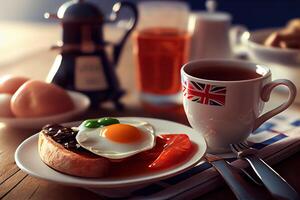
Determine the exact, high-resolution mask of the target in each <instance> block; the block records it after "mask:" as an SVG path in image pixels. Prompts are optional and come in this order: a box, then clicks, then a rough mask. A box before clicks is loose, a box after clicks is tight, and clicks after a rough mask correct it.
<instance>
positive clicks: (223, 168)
mask: <svg viewBox="0 0 300 200" xmlns="http://www.w3.org/2000/svg"><path fill="white" fill-rule="evenodd" d="M205 159H206V160H207V161H208V162H209V163H210V164H212V165H213V166H214V168H215V169H216V170H217V171H218V172H219V173H220V175H221V176H222V177H223V179H224V180H225V182H226V183H227V184H228V186H229V187H230V189H231V190H232V192H233V193H234V194H235V196H236V197H237V198H238V199H243V200H245V199H247V200H248V199H249V200H252V199H253V200H254V199H256V200H257V199H261V198H259V197H258V196H257V195H255V191H254V190H253V189H252V188H251V186H250V185H249V184H248V183H247V182H246V181H245V180H244V179H243V178H242V176H241V175H240V174H239V173H238V172H237V171H236V170H235V169H234V168H233V167H232V166H231V165H230V164H229V163H228V162H227V161H225V160H224V159H223V158H220V157H218V156H215V155H211V154H207V155H206V156H205Z"/></svg>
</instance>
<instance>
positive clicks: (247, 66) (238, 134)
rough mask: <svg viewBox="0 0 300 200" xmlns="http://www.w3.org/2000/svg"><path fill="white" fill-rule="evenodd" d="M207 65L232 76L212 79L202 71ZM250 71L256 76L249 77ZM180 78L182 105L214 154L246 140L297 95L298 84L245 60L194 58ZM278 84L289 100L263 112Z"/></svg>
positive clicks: (190, 121)
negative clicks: (282, 86) (272, 76)
mask: <svg viewBox="0 0 300 200" xmlns="http://www.w3.org/2000/svg"><path fill="white" fill-rule="evenodd" d="M208 67H211V68H218V70H217V71H213V70H212V71H213V72H214V73H215V74H216V75H218V73H219V75H220V73H221V72H220V71H222V72H223V75H222V74H221V75H222V77H225V78H227V79H228V78H229V79H228V80H221V79H223V78H221V79H218V78H209V77H210V76H211V75H209V76H206V77H205V73H204V72H203V71H205V70H207V69H208ZM226 68H227V69H226ZM201 70H203V71H201ZM245 70H246V71H247V72H245ZM195 71H197V73H198V75H196V73H195ZM218 71H219V72H218ZM237 71H238V72H241V73H243V74H240V75H241V76H239V77H241V78H239V77H235V75H232V74H234V73H235V72H237ZM242 71H243V72H242ZM248 72H249V73H248ZM250 72H251V73H250ZM201 73H202V75H201ZM245 73H246V74H245ZM199 74H200V75H199ZM203 74H204V75H203ZM225 74H227V76H226V75H225ZM248 74H252V75H255V76H253V77H252V78H247V76H248ZM244 75H245V76H244ZM246 75H247V76H246ZM196 76H197V77H196ZM231 76H233V77H231ZM249 76H250V75H249ZM181 77H182V86H183V106H184V110H185V113H186V115H187V118H188V120H189V123H190V124H191V126H192V127H193V128H194V129H196V130H197V131H198V132H199V133H202V134H203V135H204V137H205V139H206V142H207V145H208V151H209V152H212V153H222V152H227V151H229V144H234V143H239V142H242V141H244V140H245V139H246V138H247V137H248V136H249V134H250V133H252V132H253V131H254V130H255V129H257V128H258V127H259V126H260V125H261V124H262V123H263V122H265V121H266V120H268V119H270V118H271V117H273V116H274V115H277V114H278V113H280V112H282V111H283V110H285V109H287V108H288V107H289V106H290V105H291V104H292V102H293V101H294V99H295V96H296V87H295V85H294V84H293V83H292V82H291V81H289V80H285V79H278V80H275V81H272V80H271V71H270V69H269V68H267V67H265V66H262V65H258V64H255V63H250V62H246V61H238V60H200V61H193V62H189V63H187V64H185V65H184V66H183V67H182V69H181ZM203 77H205V78H203ZM210 79H216V80H210ZM239 79H240V80H239ZM278 85H284V86H286V87H287V88H288V89H289V98H288V100H287V101H286V102H284V103H283V104H281V105H280V106H279V107H277V108H275V109H273V110H271V111H269V112H267V113H264V114H262V115H261V113H262V110H263V107H264V103H265V102H267V101H268V100H269V98H270V94H271V92H272V90H273V89H274V88H275V87H277V86H278Z"/></svg>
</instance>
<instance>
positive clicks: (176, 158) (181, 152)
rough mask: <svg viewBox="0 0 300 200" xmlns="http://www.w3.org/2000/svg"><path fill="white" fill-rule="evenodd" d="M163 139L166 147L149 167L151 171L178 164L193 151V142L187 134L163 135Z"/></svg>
mask: <svg viewBox="0 0 300 200" xmlns="http://www.w3.org/2000/svg"><path fill="white" fill-rule="evenodd" d="M162 138H163V139H165V140H166V145H165V146H164V149H163V151H162V152H161V154H160V155H159V156H158V157H157V159H155V160H154V162H152V163H151V164H150V165H149V168H150V169H154V170H159V169H164V168H168V167H170V166H173V165H175V164H178V163H179V162H181V161H182V160H184V159H186V156H188V155H189V153H190V152H191V151H192V142H191V141H190V139H189V137H188V136H187V135H186V134H170V135H162Z"/></svg>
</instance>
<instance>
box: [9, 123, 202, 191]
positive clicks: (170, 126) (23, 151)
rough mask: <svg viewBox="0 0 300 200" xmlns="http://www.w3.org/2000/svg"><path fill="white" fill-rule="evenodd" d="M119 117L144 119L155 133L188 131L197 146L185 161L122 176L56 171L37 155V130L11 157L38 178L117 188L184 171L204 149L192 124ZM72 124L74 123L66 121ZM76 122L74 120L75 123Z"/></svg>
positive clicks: (69, 183) (91, 186)
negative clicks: (135, 174)
mask: <svg viewBox="0 0 300 200" xmlns="http://www.w3.org/2000/svg"><path fill="white" fill-rule="evenodd" d="M119 119H123V120H139V121H146V122H148V123H150V124H151V125H153V126H154V128H155V131H156V134H157V135H159V134H168V133H171V134H176V133H177V134H179V133H185V134H188V136H189V138H190V139H191V141H192V142H193V143H194V144H195V145H196V146H197V147H198V148H197V150H196V152H195V154H194V155H193V156H191V158H190V159H188V160H187V161H186V162H184V163H182V164H180V165H179V166H176V167H173V168H169V169H167V170H163V171H156V172H153V173H151V174H147V175H137V176H131V177H125V178H99V179H93V178H79V177H75V176H70V175H66V174H62V173H60V172H58V171H55V170H53V169H52V168H50V167H48V166H47V165H45V164H44V163H43V162H42V161H41V159H40V157H39V155H38V147H37V145H38V134H35V135H33V136H31V137H30V138H28V139H26V140H25V141H24V142H23V143H22V144H21V145H20V146H19V147H18V148H17V150H16V152H15V161H16V164H17V165H18V167H19V168H20V169H21V170H22V171H24V172H26V173H28V174H29V175H32V176H34V177H37V178H41V179H44V180H48V181H53V182H57V183H60V184H66V185H72V186H80V187H85V188H120V187H128V186H133V185H138V184H145V183H149V182H153V181H157V180H161V179H164V178H167V177H171V176H174V175H177V174H179V173H182V172H183V171H186V170H188V169H190V168H192V167H193V166H195V165H196V164H197V163H198V162H199V161H200V160H201V158H202V157H203V156H204V154H205V152H206V143H205V140H204V138H203V136H202V134H200V133H197V132H196V131H194V130H193V129H192V128H190V127H188V126H185V125H182V124H178V123H175V122H171V121H166V120H160V119H153V118H132V117H126V118H119ZM67 125H69V126H73V125H74V124H70V123H69V124H67ZM77 125H78V124H77Z"/></svg>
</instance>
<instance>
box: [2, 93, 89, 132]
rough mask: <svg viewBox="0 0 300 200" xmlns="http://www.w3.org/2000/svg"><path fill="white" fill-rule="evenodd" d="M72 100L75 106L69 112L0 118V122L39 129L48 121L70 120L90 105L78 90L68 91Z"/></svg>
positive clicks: (10, 125) (17, 126)
mask: <svg viewBox="0 0 300 200" xmlns="http://www.w3.org/2000/svg"><path fill="white" fill-rule="evenodd" d="M68 94H69V95H70V97H71V98H72V100H73V102H74V106H75V108H74V109H73V110H71V111H69V112H65V113H62V114H58V115H52V116H47V117H38V118H0V122H2V123H4V124H6V126H9V127H13V128H20V129H41V128H42V127H43V126H44V125H46V124H49V123H62V122H67V121H70V120H72V119H73V118H74V117H76V116H79V115H80V114H82V113H84V112H85V111H86V110H87V109H88V108H89V106H90V100H89V98H88V97H87V96H86V95H84V94H82V93H79V92H73V91H68Z"/></svg>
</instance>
